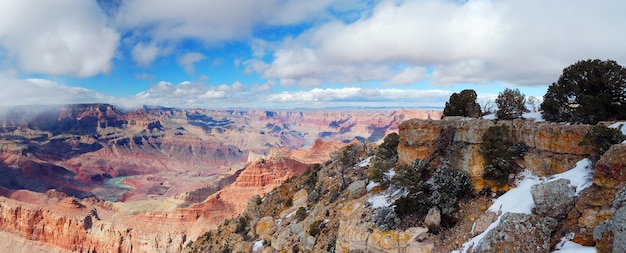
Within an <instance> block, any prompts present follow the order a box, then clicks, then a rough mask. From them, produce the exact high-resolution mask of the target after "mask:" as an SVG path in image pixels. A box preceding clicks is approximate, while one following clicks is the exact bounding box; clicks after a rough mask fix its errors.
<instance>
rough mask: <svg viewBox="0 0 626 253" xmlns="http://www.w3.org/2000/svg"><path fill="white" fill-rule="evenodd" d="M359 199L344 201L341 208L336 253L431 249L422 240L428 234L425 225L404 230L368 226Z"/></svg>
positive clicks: (429, 244) (423, 250) (424, 252)
mask: <svg viewBox="0 0 626 253" xmlns="http://www.w3.org/2000/svg"><path fill="white" fill-rule="evenodd" d="M362 203H363V200H361V201H348V202H346V203H345V205H344V207H343V208H342V209H341V216H340V220H339V231H338V232H337V233H338V234H339V235H342V236H340V237H338V238H337V249H336V252H339V253H340V252H345V253H347V252H351V251H358V250H361V251H364V252H406V253H408V252H416V253H422V252H423V253H426V252H432V251H433V249H434V245H433V244H431V243H422V242H420V241H422V240H424V239H425V238H426V237H427V236H428V228H423V227H413V228H409V229H407V230H405V231H397V230H387V231H381V230H380V229H379V228H376V227H374V228H373V229H372V228H371V226H372V225H371V223H367V222H364V221H363V218H362V217H361V216H360V215H361V213H363V212H364V211H365V210H364V207H363V204H362Z"/></svg>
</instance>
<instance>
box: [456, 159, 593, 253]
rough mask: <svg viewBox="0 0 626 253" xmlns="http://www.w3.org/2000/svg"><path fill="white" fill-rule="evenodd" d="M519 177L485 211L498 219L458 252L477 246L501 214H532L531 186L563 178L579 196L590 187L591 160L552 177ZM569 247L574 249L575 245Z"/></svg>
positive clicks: (529, 173)
mask: <svg viewBox="0 0 626 253" xmlns="http://www.w3.org/2000/svg"><path fill="white" fill-rule="evenodd" d="M520 176H521V177H522V178H523V179H522V180H521V181H520V182H519V183H518V184H517V186H516V187H515V188H513V189H511V190H509V191H508V192H506V193H505V194H503V195H502V196H500V197H499V198H497V199H495V200H494V201H493V205H491V207H490V208H489V209H488V210H487V212H493V213H498V214H499V215H500V216H499V217H498V219H497V220H496V221H495V222H493V223H492V224H491V225H489V227H488V228H487V229H486V230H485V231H484V232H483V233H481V234H479V235H477V236H475V237H474V238H472V239H471V240H470V241H468V242H466V243H464V244H463V249H462V250H461V251H460V252H467V250H468V249H469V248H470V247H472V246H474V245H478V243H479V242H480V241H481V240H482V239H483V238H484V237H485V235H487V233H488V232H489V231H490V230H491V229H493V228H495V227H496V226H497V225H498V224H499V223H500V218H501V217H502V214H504V213H507V212H512V213H525V214H530V213H532V209H533V208H534V207H535V202H534V201H533V198H532V195H531V194H530V188H531V187H532V186H533V185H536V184H540V183H544V182H549V181H553V180H557V179H561V178H565V179H568V180H570V185H572V186H574V187H576V194H579V193H580V191H582V190H583V189H585V188H587V187H589V186H590V185H591V183H592V179H593V168H592V166H591V160H589V159H586V158H585V159H583V160H580V161H578V162H577V163H576V166H574V168H572V169H570V170H568V171H565V172H563V173H561V174H556V175H552V176H550V177H548V178H539V177H537V176H536V175H533V174H532V173H531V172H529V171H524V172H522V173H521V174H520ZM567 245H571V244H567ZM571 247H575V245H574V246H571ZM581 247H582V246H581ZM558 252H559V253H562V252H568V253H571V252H578V251H562V250H561V251H558ZM582 252H586V251H582Z"/></svg>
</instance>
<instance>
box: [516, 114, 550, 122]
mask: <svg viewBox="0 0 626 253" xmlns="http://www.w3.org/2000/svg"><path fill="white" fill-rule="evenodd" d="M522 118H525V119H534V120H535V122H543V121H545V120H544V119H543V116H541V112H527V113H524V114H522Z"/></svg>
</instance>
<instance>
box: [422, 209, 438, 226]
mask: <svg viewBox="0 0 626 253" xmlns="http://www.w3.org/2000/svg"><path fill="white" fill-rule="evenodd" d="M424 225H426V227H428V229H430V231H438V230H439V226H440V225H441V211H439V208H437V207H433V208H431V209H430V210H428V214H427V215H426V218H424Z"/></svg>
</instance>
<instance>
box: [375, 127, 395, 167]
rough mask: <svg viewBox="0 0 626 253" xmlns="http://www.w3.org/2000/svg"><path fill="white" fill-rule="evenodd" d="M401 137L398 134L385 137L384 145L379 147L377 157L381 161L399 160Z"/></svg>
mask: <svg viewBox="0 0 626 253" xmlns="http://www.w3.org/2000/svg"><path fill="white" fill-rule="evenodd" d="M399 143H400V136H399V135H398V134H397V133H390V134H388V135H387V136H385V139H384V140H383V143H381V144H380V146H378V151H377V152H376V157H377V158H378V159H381V160H396V161H397V160H398V144H399Z"/></svg>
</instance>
